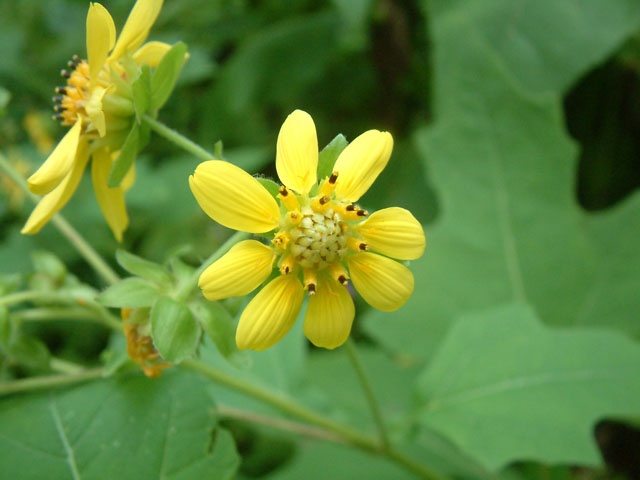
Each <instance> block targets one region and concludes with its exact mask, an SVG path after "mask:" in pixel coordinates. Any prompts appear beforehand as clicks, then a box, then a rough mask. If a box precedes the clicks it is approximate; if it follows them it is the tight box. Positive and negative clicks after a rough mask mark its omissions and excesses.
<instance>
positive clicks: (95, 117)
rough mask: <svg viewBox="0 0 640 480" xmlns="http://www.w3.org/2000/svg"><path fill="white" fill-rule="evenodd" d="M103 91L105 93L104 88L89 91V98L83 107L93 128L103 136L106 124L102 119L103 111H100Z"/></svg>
mask: <svg viewBox="0 0 640 480" xmlns="http://www.w3.org/2000/svg"><path fill="white" fill-rule="evenodd" d="M105 93H107V89H106V88H102V87H96V88H94V89H93V92H92V93H91V98H90V99H89V101H88V102H87V106H86V108H85V109H86V111H87V115H89V119H90V120H91V123H92V124H93V126H94V127H95V129H96V130H98V134H99V135H100V136H101V137H104V136H105V135H106V134H107V125H106V122H105V119H104V112H103V111H102V99H103V98H104V95H105Z"/></svg>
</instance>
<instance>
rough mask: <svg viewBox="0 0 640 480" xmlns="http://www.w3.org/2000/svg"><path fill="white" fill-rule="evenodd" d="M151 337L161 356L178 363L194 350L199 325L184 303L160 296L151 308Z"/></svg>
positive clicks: (198, 333)
mask: <svg viewBox="0 0 640 480" xmlns="http://www.w3.org/2000/svg"><path fill="white" fill-rule="evenodd" d="M151 338H153V345H154V346H155V347H156V350H158V352H159V353H160V355H162V358H164V359H165V360H167V361H169V362H171V363H180V362H181V361H182V360H184V359H186V358H189V357H190V356H192V355H193V353H194V352H195V349H196V347H197V346H198V340H199V339H200V327H199V325H198V322H196V320H195V318H193V315H192V314H191V311H190V310H189V309H188V308H187V307H186V306H185V305H184V304H182V303H180V302H177V301H176V300H173V299H172V298H169V297H161V298H159V299H158V300H157V301H156V303H155V304H154V305H153V308H152V309H151Z"/></svg>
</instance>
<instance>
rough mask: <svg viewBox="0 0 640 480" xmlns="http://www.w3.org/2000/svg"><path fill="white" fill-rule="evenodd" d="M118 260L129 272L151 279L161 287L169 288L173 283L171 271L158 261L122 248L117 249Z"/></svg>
mask: <svg viewBox="0 0 640 480" xmlns="http://www.w3.org/2000/svg"><path fill="white" fill-rule="evenodd" d="M116 260H117V261H118V264H119V265H120V266H121V267H122V268H124V269H125V270H126V271H127V272H129V273H131V274H133V275H137V276H139V277H142V278H144V279H146V280H149V281H151V282H153V283H155V284H156V285H158V286H159V287H161V288H168V287H170V286H171V284H172V280H171V275H170V274H169V272H168V271H167V270H166V269H165V268H164V267H163V266H161V265H158V264H157V263H154V262H150V261H149V260H145V259H144V258H142V257H139V256H137V255H134V254H133V253H129V252H127V251H126V250H121V249H118V250H116Z"/></svg>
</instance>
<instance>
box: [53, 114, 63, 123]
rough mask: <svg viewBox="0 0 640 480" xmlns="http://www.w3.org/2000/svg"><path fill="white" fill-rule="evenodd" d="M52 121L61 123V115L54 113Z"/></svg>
mask: <svg viewBox="0 0 640 480" xmlns="http://www.w3.org/2000/svg"><path fill="white" fill-rule="evenodd" d="M52 118H53V119H54V120H58V121H61V120H62V115H60V114H59V113H56V114H55V115H53V117H52Z"/></svg>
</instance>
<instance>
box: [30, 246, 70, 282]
mask: <svg viewBox="0 0 640 480" xmlns="http://www.w3.org/2000/svg"><path fill="white" fill-rule="evenodd" d="M31 261H32V262H33V267H34V269H35V271H36V272H41V273H44V274H46V275H47V276H48V277H50V278H51V279H53V280H54V281H56V282H62V281H64V277H65V275H66V274H67V267H65V265H64V263H62V262H61V261H60V259H59V258H58V257H56V256H55V255H54V254H52V253H50V252H47V251H44V250H36V251H33V252H31Z"/></svg>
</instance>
